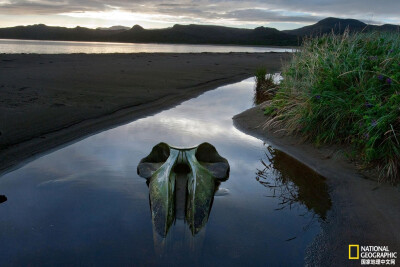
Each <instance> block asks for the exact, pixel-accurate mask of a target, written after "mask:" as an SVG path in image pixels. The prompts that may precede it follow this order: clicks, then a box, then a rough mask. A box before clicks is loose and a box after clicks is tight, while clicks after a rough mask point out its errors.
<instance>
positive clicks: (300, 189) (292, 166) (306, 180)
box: [256, 146, 332, 220]
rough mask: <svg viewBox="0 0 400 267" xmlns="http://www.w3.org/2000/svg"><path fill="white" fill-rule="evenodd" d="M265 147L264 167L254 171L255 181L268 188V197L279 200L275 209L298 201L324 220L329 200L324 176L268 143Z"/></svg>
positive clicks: (283, 207)
mask: <svg viewBox="0 0 400 267" xmlns="http://www.w3.org/2000/svg"><path fill="white" fill-rule="evenodd" d="M267 150H268V153H266V160H263V159H261V163H262V165H263V166H264V168H263V169H259V170H257V176H256V180H257V181H258V182H259V183H260V184H262V185H263V186H265V187H267V188H268V189H272V190H271V193H272V194H271V197H273V198H277V199H279V204H278V205H279V207H278V208H277V210H282V209H285V208H289V209H291V208H292V207H293V206H294V205H297V204H300V205H304V206H305V207H306V208H307V210H308V211H310V212H311V214H312V215H314V214H316V215H317V216H318V217H319V218H320V219H321V220H325V219H326V214H327V212H328V210H330V208H331V206H332V203H331V199H330V197H329V192H328V187H327V185H326V183H325V179H324V177H322V176H321V175H319V174H317V173H316V172H314V171H313V170H311V169H310V168H308V167H307V166H305V165H304V164H302V163H300V162H299V161H297V160H295V159H294V158H292V157H290V156H289V155H287V154H285V153H283V152H282V151H280V150H276V149H273V148H272V147H270V146H267ZM271 173H272V174H273V175H271Z"/></svg>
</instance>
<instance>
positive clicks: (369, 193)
mask: <svg viewBox="0 0 400 267" xmlns="http://www.w3.org/2000/svg"><path fill="white" fill-rule="evenodd" d="M233 120H234V124H235V126H236V127H237V128H238V129H239V130H241V131H243V132H245V133H247V134H250V135H252V136H255V137H257V138H260V139H262V140H264V141H265V142H267V143H268V144H270V145H272V146H273V147H274V148H277V149H279V150H281V151H283V152H285V153H287V154H288V155H290V156H292V157H293V158H295V159H297V160H298V161H300V162H302V163H304V164H305V165H307V166H309V167H310V168H312V169H313V170H314V171H316V172H317V173H319V174H321V175H323V176H324V177H326V182H327V184H328V186H329V188H330V192H329V194H330V196H331V198H332V209H331V211H330V213H329V216H328V220H327V223H323V224H322V232H321V234H320V235H319V236H318V237H317V238H316V240H314V242H313V243H312V244H311V246H310V247H309V249H308V253H307V255H308V256H307V257H306V264H308V265H309V266H348V265H349V264H350V263H349V261H348V245H349V244H360V245H371V244H375V245H378V244H379V245H382V246H383V245H384V246H389V248H390V249H391V251H399V250H400V232H399V231H398V226H399V225H400V194H399V188H398V187H393V186H391V185H388V184H379V183H378V182H377V181H376V180H372V179H370V178H371V177H369V178H367V177H366V176H364V175H363V174H361V173H360V172H359V171H358V170H357V168H356V167H355V165H354V164H353V163H351V162H349V161H348V160H346V158H345V157H344V156H343V155H342V154H343V153H341V151H338V150H337V148H334V147H320V148H316V147H315V146H314V145H312V144H310V143H304V142H302V140H301V138H298V137H296V136H287V135H284V134H283V132H282V131H277V129H269V128H264V127H263V124H264V123H265V120H266V117H265V116H264V114H263V111H262V108H261V106H256V107H254V108H251V109H249V110H246V111H244V112H243V113H241V114H238V115H236V116H235V117H234V118H233ZM354 264H355V265H357V264H359V263H358V262H356V263H354Z"/></svg>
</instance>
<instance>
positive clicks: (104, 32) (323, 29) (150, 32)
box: [0, 18, 399, 46]
mask: <svg viewBox="0 0 400 267" xmlns="http://www.w3.org/2000/svg"><path fill="white" fill-rule="evenodd" d="M346 28H349V29H350V31H352V32H360V31H390V32H399V26H398V25H391V24H385V25H382V26H376V25H368V24H365V23H364V22H361V21H359V20H355V19H338V18H326V19H323V20H321V21H319V22H317V23H316V24H313V25H310V26H306V27H302V28H299V29H295V30H286V31H278V30H277V29H274V28H266V27H258V28H255V29H241V28H232V27H223V26H212V25H193V24H191V25H179V24H177V25H174V26H173V27H170V28H164V29H144V28H143V27H141V26H139V25H135V26H133V27H132V28H130V29H125V28H121V26H115V27H111V28H105V29H101V28H98V29H89V28H83V27H76V28H65V27H50V26H46V25H43V24H39V25H31V26H17V27H11V28H2V29H0V38H3V39H31V40H59V41H97V42H128V43H171V44H235V45H278V46H279V45H282V46H284V45H286V46H294V45H298V44H299V43H300V42H299V40H301V37H303V36H311V35H318V34H325V33H331V32H332V31H333V32H335V33H343V32H344V30H345V29H346Z"/></svg>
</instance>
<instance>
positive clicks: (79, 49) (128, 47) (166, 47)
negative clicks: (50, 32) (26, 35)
mask: <svg viewBox="0 0 400 267" xmlns="http://www.w3.org/2000/svg"><path fill="white" fill-rule="evenodd" d="M292 50H293V49H291V48H280V47H265V46H230V45H188V44H140V43H106V42H74V41H41V40H14V39H0V53H6V54H19V53H35V54H71V53H92V54H101V53H203V52H213V53H228V52H292Z"/></svg>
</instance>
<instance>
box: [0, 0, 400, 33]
mask: <svg viewBox="0 0 400 267" xmlns="http://www.w3.org/2000/svg"><path fill="white" fill-rule="evenodd" d="M399 10H400V0H379V1H378V0H319V1H317V0H303V1H298V0H297V1H296V0H263V1H261V0H234V1H223V0H214V1H212V0H200V1H197V0H196V1H195V0H185V1H175V0H169V1H164V0H147V1H142V0H139V1H128V0H115V1H103V0H83V1H78V0H29V1H26V0H0V18H1V17H2V16H3V19H6V22H7V25H10V24H12V23H13V20H14V21H15V24H20V21H21V20H22V19H21V18H22V16H25V18H26V23H24V24H30V21H32V23H35V22H37V21H38V20H39V19H42V23H46V21H50V20H51V19H53V20H54V21H56V20H58V21H60V17H59V16H64V17H63V18H64V23H67V24H68V18H67V17H71V19H72V20H73V19H75V20H76V23H79V22H80V23H83V24H88V23H89V22H90V23H89V24H93V25H94V24H96V23H98V24H102V25H104V24H105V23H106V22H107V23H106V24H110V25H111V24H113V20H114V21H115V23H117V22H120V23H123V24H129V23H132V22H134V21H135V18H137V21H138V22H139V23H140V22H142V24H143V23H144V24H148V25H147V26H150V27H151V26H152V25H154V26H162V25H163V22H165V25H170V24H173V23H182V24H187V23H202V24H220V25H236V26H239V27H240V26H241V27H251V26H255V25H269V24H271V25H273V26H277V27H278V28H280V27H283V28H288V27H289V26H293V27H295V26H296V25H300V26H302V25H307V24H311V23H315V22H316V21H318V20H320V19H321V18H325V17H328V16H334V17H341V18H355V19H360V20H362V21H364V22H373V23H377V24H381V23H394V24H400V11H399ZM109 12H114V13H113V14H114V17H112V16H111V15H110V16H108V15H107V14H108V13H109ZM118 12H120V14H123V15H125V17H124V19H122V18H121V16H118V15H117V14H118ZM96 14H99V15H96ZM110 14H111V13H110ZM129 14H132V15H131V16H129ZM138 14H140V16H139V15H138ZM85 18H86V21H85ZM4 23H5V22H4V21H3V24H4ZM115 23H114V24H115ZM0 24H1V23H0ZM50 24H51V23H50ZM53 24H54V23H53ZM285 24H286V26H285ZM102 25H99V26H102ZM83 26H84V25H83ZM144 26H146V25H144ZM289 28H290V27H289Z"/></svg>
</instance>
